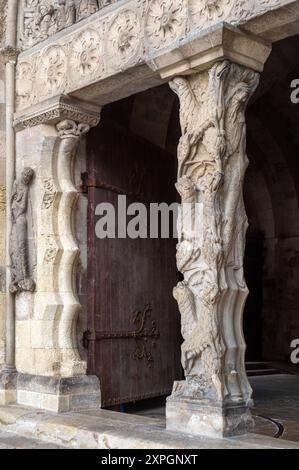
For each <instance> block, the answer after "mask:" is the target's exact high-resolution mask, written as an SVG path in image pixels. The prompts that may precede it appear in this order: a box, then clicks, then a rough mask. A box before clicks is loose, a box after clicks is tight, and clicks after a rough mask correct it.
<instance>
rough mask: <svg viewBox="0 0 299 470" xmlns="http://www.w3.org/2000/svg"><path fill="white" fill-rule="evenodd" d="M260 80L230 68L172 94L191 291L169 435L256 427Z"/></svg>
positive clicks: (184, 299)
mask: <svg viewBox="0 0 299 470" xmlns="http://www.w3.org/2000/svg"><path fill="white" fill-rule="evenodd" d="M258 78H259V77H258V74H257V73H255V72H253V71H252V70H251V69H247V68H245V67H243V66H240V65H236V64H233V63H230V62H229V61H226V60H225V61H220V62H218V63H216V64H215V65H214V66H213V67H212V68H211V69H210V70H209V71H207V72H203V73H199V74H194V75H192V76H190V77H188V78H186V77H184V78H183V77H177V78H175V79H174V80H173V81H172V82H171V84H170V85H171V88H172V89H173V90H174V91H175V93H177V95H178V97H179V99H180V120H181V127H182V137H181V140H180V144H179V149H178V162H179V168H178V182H177V190H178V192H179V194H180V195H181V198H182V205H181V214H180V221H179V242H178V246H177V265H178V269H179V270H180V271H181V272H182V273H183V274H184V281H183V282H180V283H179V284H178V285H177V286H176V287H175V289H174V296H175V298H176V300H177V302H178V305H179V309H180V312H181V317H182V334H183V338H184V342H183V345H182V365H183V368H184V371H185V380H184V381H182V382H176V383H175V384H174V388H173V392H172V395H171V397H170V398H169V399H168V403H167V426H168V428H169V429H177V430H178V429H180V430H181V431H185V432H188V433H191V434H203V435H210V436H218V437H219V436H221V437H222V436H226V435H233V434H240V433H243V432H246V431H247V430H248V429H250V428H251V425H252V418H251V415H250V412H249V410H248V406H249V405H250V404H251V388H250V385H249V383H248V380H247V377H246V372H245V367H244V354H245V341H244V337H243V332H242V315H243V307H244V303H245V300H246V297H247V294H248V290H247V286H246V283H245V279H244V275H243V256H244V248H245V235H246V230H247V217H246V213H245V209H244V203H243V194H242V190H243V179H244V175H245V171H246V168H247V164H248V160H247V156H246V126H245V109H246V105H247V103H248V100H249V98H250V96H251V94H252V93H253V92H254V90H255V89H256V87H257V84H258Z"/></svg>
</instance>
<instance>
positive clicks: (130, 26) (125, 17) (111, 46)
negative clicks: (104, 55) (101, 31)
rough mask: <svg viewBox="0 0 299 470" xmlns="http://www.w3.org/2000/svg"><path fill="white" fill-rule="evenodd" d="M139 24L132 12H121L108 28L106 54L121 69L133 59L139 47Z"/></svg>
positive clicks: (137, 18)
mask: <svg viewBox="0 0 299 470" xmlns="http://www.w3.org/2000/svg"><path fill="white" fill-rule="evenodd" d="M140 38H141V24H140V20H139V17H138V15H137V14H136V13H135V12H134V11H132V10H123V11H122V12H121V13H119V14H118V15H117V16H116V18H115V19H114V20H113V22H112V24H111V25H110V27H109V35H108V46H107V47H108V52H109V54H111V57H113V58H114V62H115V63H116V64H118V61H117V58H119V59H120V61H121V62H120V63H119V66H120V67H122V66H123V65H124V64H126V63H127V62H128V61H129V60H130V59H131V58H132V57H134V56H135V55H136V53H137V51H138V49H139V46H140Z"/></svg>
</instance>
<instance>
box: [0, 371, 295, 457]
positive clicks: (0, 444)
mask: <svg viewBox="0 0 299 470" xmlns="http://www.w3.org/2000/svg"><path fill="white" fill-rule="evenodd" d="M251 382H252V385H253V388H254V395H255V408H254V410H253V413H254V415H255V416H256V430H255V434H248V435H246V436H243V437H241V438H240V437H238V438H231V439H223V440H219V439H204V438H195V437H192V436H187V435H182V434H179V433H173V432H169V431H166V430H165V416H164V415H165V408H164V407H163V406H161V403H160V404H159V406H154V407H148V406H147V407H146V408H145V407H144V406H141V405H139V406H138V407H136V406H135V409H134V410H133V409H132V408H131V409H130V408H129V407H125V408H124V410H125V412H124V413H120V412H113V411H108V410H99V411H97V412H85V413H84V414H83V413H66V414H63V415H55V414H52V413H47V412H43V411H39V410H35V409H29V408H22V407H20V406H10V407H0V448H4V449H9V448H21V449H25V448H34V449H35V448H53V449H58V448H64V447H66V448H85V449H86V448H98V449H128V448H130V449H137V448H145V449H166V448H167V449H220V448H231V449H237V448H245V449H256V448H258V449H263V448H264V449H265V448H266V449H269V448H276V449H278V448H293V449H294V448H296V449H299V376H295V375H285V374H284V375H273V376H266V377H263V376H261V377H252V378H251ZM162 405H163V403H162ZM274 436H280V437H279V438H277V437H274Z"/></svg>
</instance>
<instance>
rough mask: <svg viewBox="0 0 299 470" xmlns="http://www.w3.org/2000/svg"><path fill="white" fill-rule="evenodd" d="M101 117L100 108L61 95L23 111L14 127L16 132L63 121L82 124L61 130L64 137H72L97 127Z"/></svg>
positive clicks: (16, 118) (17, 117) (18, 114)
mask: <svg viewBox="0 0 299 470" xmlns="http://www.w3.org/2000/svg"><path fill="white" fill-rule="evenodd" d="M100 117H101V107H100V106H97V105H94V104H92V103H88V102H85V101H81V100H77V99H74V98H70V97H69V96H65V95H60V96H58V97H55V98H51V99H49V100H47V101H45V102H42V103H40V104H37V105H35V106H31V107H30V108H28V109H26V110H25V111H22V113H17V114H16V116H15V122H14V127H15V129H16V131H20V130H23V129H26V128H28V127H34V126H38V125H40V124H55V125H56V124H57V123H59V122H61V121H65V122H68V123H71V122H75V123H80V124H79V125H77V124H76V125H75V126H74V125H72V124H71V125H70V124H68V125H66V128H65V129H61V133H62V135H67V134H69V135H72V133H74V134H76V133H79V134H80V133H82V132H83V130H84V129H87V128H88V129H89V128H90V127H95V126H97V124H98V123H99V122H100ZM76 126H77V127H76ZM68 127H69V129H68ZM86 132H87V131H86ZM78 136H79V135H78Z"/></svg>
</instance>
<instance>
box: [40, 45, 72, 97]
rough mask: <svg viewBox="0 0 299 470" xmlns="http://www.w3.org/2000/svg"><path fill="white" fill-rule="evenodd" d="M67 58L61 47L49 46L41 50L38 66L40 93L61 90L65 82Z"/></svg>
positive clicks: (55, 92)
mask: <svg viewBox="0 0 299 470" xmlns="http://www.w3.org/2000/svg"><path fill="white" fill-rule="evenodd" d="M66 64H67V58H66V54H65V52H64V50H63V48H62V47H60V46H50V47H49V48H48V49H46V50H45V51H43V52H42V54H41V58H40V64H39V67H38V70H39V73H38V82H39V84H40V92H41V94H42V95H55V94H58V93H60V92H62V91H63V89H64V88H65V83H66V68H67V65H66Z"/></svg>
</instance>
